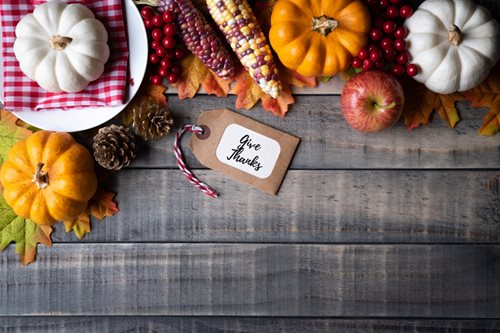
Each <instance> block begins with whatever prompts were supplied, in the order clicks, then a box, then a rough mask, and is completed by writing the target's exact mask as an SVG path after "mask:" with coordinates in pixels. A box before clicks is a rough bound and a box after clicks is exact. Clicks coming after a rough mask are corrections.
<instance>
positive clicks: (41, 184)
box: [31, 163, 49, 190]
mask: <svg viewBox="0 0 500 333" xmlns="http://www.w3.org/2000/svg"><path fill="white" fill-rule="evenodd" d="M43 165H44V164H43V163H38V164H37V166H36V171H35V174H34V175H33V179H32V180H31V181H32V182H33V183H35V185H36V187H38V189H39V190H41V189H44V188H46V187H47V186H49V174H48V173H47V172H43V171H42V168H43Z"/></svg>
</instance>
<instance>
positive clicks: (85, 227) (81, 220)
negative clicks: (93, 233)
mask: <svg viewBox="0 0 500 333" xmlns="http://www.w3.org/2000/svg"><path fill="white" fill-rule="evenodd" d="M63 222H64V230H66V232H71V231H73V232H74V233H75V235H76V237H78V239H82V238H83V237H84V236H85V235H86V234H88V233H89V232H90V216H89V214H88V212H87V211H85V212H83V213H81V214H80V215H78V217H77V218H75V219H74V220H71V221H63Z"/></svg>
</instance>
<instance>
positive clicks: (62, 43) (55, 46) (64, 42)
mask: <svg viewBox="0 0 500 333" xmlns="http://www.w3.org/2000/svg"><path fill="white" fill-rule="evenodd" d="M72 41H73V38H70V37H66V36H59V35H55V36H52V37H50V39H49V42H50V47H51V48H52V50H59V51H61V50H64V49H65V48H66V46H68V45H69V44H70V43H71V42H72Z"/></svg>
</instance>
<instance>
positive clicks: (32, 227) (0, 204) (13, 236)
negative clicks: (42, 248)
mask: <svg viewBox="0 0 500 333" xmlns="http://www.w3.org/2000/svg"><path fill="white" fill-rule="evenodd" d="M51 233H52V227H51V226H47V225H43V226H42V225H38V224H36V223H35V222H33V221H31V220H29V219H24V218H22V217H19V216H17V215H16V213H14V211H13V210H12V208H10V207H9V205H7V203H6V202H5V199H4V198H3V196H0V251H3V250H4V249H5V248H6V247H7V246H8V245H9V244H10V243H12V242H15V243H16V253H17V254H18V255H19V258H20V260H21V263H22V264H23V265H28V264H29V263H31V262H33V261H34V260H35V257H36V251H37V244H38V243H41V244H44V245H46V246H48V247H50V246H52V240H51V238H50V234H51Z"/></svg>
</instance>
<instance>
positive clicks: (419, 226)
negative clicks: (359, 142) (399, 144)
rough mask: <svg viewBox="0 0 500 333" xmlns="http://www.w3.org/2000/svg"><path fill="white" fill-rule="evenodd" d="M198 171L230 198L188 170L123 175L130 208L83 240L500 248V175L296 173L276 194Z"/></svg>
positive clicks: (119, 182) (66, 237)
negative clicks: (204, 186) (195, 182)
mask: <svg viewBox="0 0 500 333" xmlns="http://www.w3.org/2000/svg"><path fill="white" fill-rule="evenodd" d="M195 173H196V174H197V175H199V176H200V178H201V179H202V180H204V181H206V182H207V183H208V184H210V185H212V186H214V187H215V188H216V189H217V190H218V191H219V192H220V194H221V196H220V197H219V198H218V199H211V198H208V197H206V196H205V195H203V194H202V193H201V192H200V191H199V190H197V189H196V188H194V187H193V186H192V185H191V184H190V183H188V182H187V180H185V178H184V176H183V175H182V174H181V172H180V171H179V170H124V171H121V172H120V173H119V174H118V175H116V176H115V177H113V178H112V180H113V181H114V183H113V184H110V188H112V189H114V190H116V191H117V192H118V195H117V201H118V203H119V207H120V209H121V211H120V212H119V213H118V214H117V215H116V216H115V217H112V218H108V219H107V220H106V221H105V222H94V223H93V228H94V231H93V232H92V233H91V234H90V235H88V236H86V237H85V238H84V240H83V241H86V242H139V241H140V242H172V241H173V242H327V243H328V242H341V243H346V242H477V243H481V242H485V243H491V242H494V243H498V242H500V194H499V191H498V188H499V181H500V180H499V179H500V178H495V175H497V174H498V172H495V171H474V172H472V171H467V172H465V171H394V170H393V171H289V172H288V174H287V176H286V178H285V181H284V183H283V186H282V188H281V190H280V192H279V194H278V196H276V197H274V196H270V195H268V194H265V193H263V192H260V191H258V190H256V189H253V188H250V187H248V186H246V185H242V184H240V183H238V182H237V181H234V180H231V179H227V178H226V177H224V176H223V175H220V174H218V173H215V172H213V171H203V170H197V171H196V172H195ZM57 230H58V231H57V232H56V233H54V239H55V240H56V241H65V242H71V241H76V237H75V236H74V235H73V234H65V233H64V231H63V228H62V226H59V228H58V229H57Z"/></svg>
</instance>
